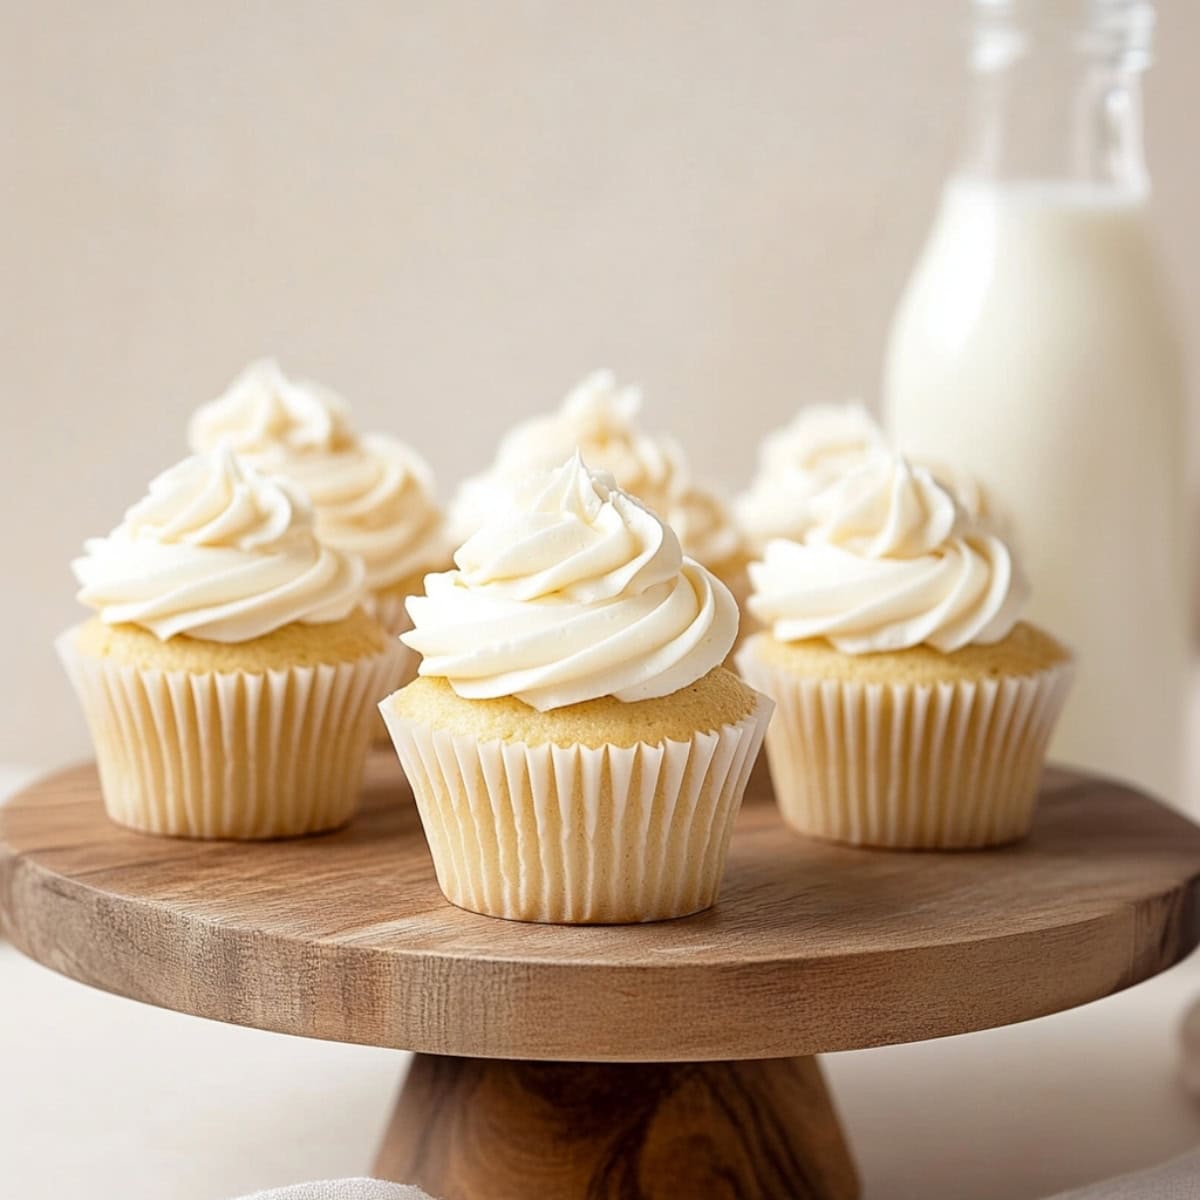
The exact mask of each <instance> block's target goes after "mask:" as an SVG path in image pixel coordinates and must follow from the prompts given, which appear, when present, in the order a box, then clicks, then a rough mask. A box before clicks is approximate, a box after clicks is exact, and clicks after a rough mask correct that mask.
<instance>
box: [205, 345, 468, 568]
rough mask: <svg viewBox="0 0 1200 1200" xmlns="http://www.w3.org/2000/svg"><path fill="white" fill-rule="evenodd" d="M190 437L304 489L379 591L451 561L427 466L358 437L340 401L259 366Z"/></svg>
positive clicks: (386, 444) (320, 524)
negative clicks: (228, 449) (228, 446)
mask: <svg viewBox="0 0 1200 1200" xmlns="http://www.w3.org/2000/svg"><path fill="white" fill-rule="evenodd" d="M188 438H189V442H190V444H191V447H192V449H193V450H195V451H197V452H198V453H203V452H206V451H209V450H212V449H214V448H215V447H216V445H217V444H218V443H219V442H221V441H222V440H227V441H230V442H231V443H232V445H233V448H234V449H235V450H237V451H238V453H239V455H240V456H241V458H242V459H243V461H245V462H248V463H250V464H251V465H253V466H255V467H257V468H258V469H259V470H262V471H267V472H270V473H272V474H278V475H282V476H284V477H286V478H287V479H290V480H292V481H293V482H294V483H296V484H298V485H299V486H300V488H301V489H302V490H303V491H304V492H305V494H306V495H307V496H308V497H309V498H310V499H311V501H312V503H313V507H314V509H315V511H316V525H317V534H318V536H319V537H320V538H321V540H322V541H323V542H325V543H327V544H328V545H330V546H333V547H334V548H335V549H338V550H342V551H345V552H346V553H348V554H355V555H358V556H359V557H360V558H361V559H362V560H363V563H364V565H365V567H366V572H367V576H366V577H367V587H368V588H370V589H371V590H372V591H382V590H385V589H387V588H389V587H391V586H393V585H395V584H399V583H401V582H402V581H403V580H405V579H407V578H408V577H410V576H412V575H415V574H417V573H418V572H420V571H422V570H425V569H427V568H429V567H431V566H434V565H435V564H436V565H441V564H442V563H443V562H444V561H445V558H446V554H447V552H448V550H449V547H448V546H447V545H446V544H445V539H444V534H443V528H442V514H441V511H440V510H439V508H438V506H437V503H436V501H435V499H434V489H433V473H432V472H431V471H430V469H429V467H428V465H427V464H426V462H425V461H424V459H422V458H421V457H420V456H419V455H418V454H417V453H416V452H415V451H414V450H412V449H410V448H409V447H408V446H406V445H405V444H404V443H403V442H401V441H399V440H397V439H396V438H392V437H387V436H385V435H382V434H374V435H368V436H366V437H362V438H360V437H357V436H356V435H355V433H354V431H353V429H352V428H351V426H350V423H349V410H348V409H347V407H346V405H345V403H344V402H343V401H342V400H340V399H339V398H338V397H337V396H335V395H334V394H333V393H332V392H330V391H328V390H326V389H325V388H322V387H320V386H319V385H317V384H315V383H294V382H292V381H291V380H289V379H287V378H286V377H285V376H284V374H283V372H282V371H281V370H280V369H279V366H278V364H277V363H275V362H273V361H271V360H268V359H264V360H262V361H260V362H256V363H252V364H251V365H250V366H249V367H247V368H246V370H245V371H243V372H242V374H241V375H239V376H238V378H237V379H236V380H235V381H234V383H233V385H232V386H231V387H230V389H229V391H228V392H226V393H225V395H224V396H222V397H220V398H219V399H217V400H214V401H212V402H211V403H209V404H206V405H204V406H202V407H201V408H199V409H197V410H196V413H195V414H194V416H193V417H192V420H191V422H190V424H189V427H188Z"/></svg>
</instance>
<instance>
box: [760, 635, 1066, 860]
mask: <svg viewBox="0 0 1200 1200" xmlns="http://www.w3.org/2000/svg"><path fill="white" fill-rule="evenodd" d="M738 666H739V668H740V670H741V674H742V677H743V678H744V679H745V680H746V681H747V682H748V683H749V684H750V685H751V686H752V687H755V688H758V689H759V690H761V691H763V692H766V694H767V695H769V696H770V697H771V698H772V699H774V700H775V702H776V704H777V706H778V707H777V710H776V714H775V720H774V721H773V722H772V724H771V727H770V729H769V730H768V731H767V737H766V746H767V760H768V763H769V765H770V769H771V779H772V781H773V783H774V788H775V797H776V801H777V802H778V804H779V809H780V812H781V813H782V814H783V817H784V820H786V821H787V822H788V824H789V825H791V826H792V827H793V828H795V829H796V830H798V831H799V832H800V833H803V834H806V835H808V836H810V837H817V838H824V839H827V840H830V841H836V842H848V843H851V844H853V845H859V846H877V847H881V848H888V849H944V850H949V849H967V848H972V847H980V846H994V845H999V844H1001V843H1004V842H1012V841H1016V840H1017V839H1018V838H1021V837H1024V836H1025V834H1027V833H1028V832H1029V827H1030V825H1031V824H1032V821H1033V811H1034V805H1035V803H1036V801H1037V791H1038V782H1039V780H1040V778H1041V771H1042V765H1043V762H1044V760H1045V756H1046V746H1047V743H1048V742H1049V740H1050V734H1051V732H1052V731H1053V728H1054V723H1055V721H1056V720H1057V718H1058V715H1059V713H1060V712H1061V710H1062V706H1063V703H1064V701H1065V700H1066V696H1067V692H1068V690H1069V689H1070V683H1071V676H1072V668H1071V664H1070V663H1061V664H1056V665H1055V666H1052V667H1049V668H1047V669H1046V670H1043V671H1039V672H1037V673H1036V674H1033V675H1025V676H1008V677H1003V678H999V679H985V680H980V681H979V682H974V683H973V682H948V683H939V684H930V685H915V684H904V683H861V682H857V681H850V680H838V679H810V678H804V677H801V676H799V675H797V674H796V673H795V672H792V671H789V670H788V669H787V668H785V667H780V666H776V665H775V664H772V663H768V662H764V661H763V660H762V659H761V658H760V657H759V656H758V654H756V653H755V646H754V642H753V641H751V642H750V643H748V644H747V645H746V646H745V647H744V648H743V649H742V651H741V653H740V655H739V658H738Z"/></svg>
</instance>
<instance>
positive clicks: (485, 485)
mask: <svg viewBox="0 0 1200 1200" xmlns="http://www.w3.org/2000/svg"><path fill="white" fill-rule="evenodd" d="M641 406H642V395H641V391H640V390H639V389H638V388H635V387H628V386H626V387H618V385H617V382H616V378H615V377H614V375H613V374H612V372H611V371H595V372H593V373H592V374H591V375H589V376H587V378H585V379H584V380H583V381H582V382H581V383H579V384H577V385H576V386H575V388H573V389H572V391H571V392H570V393H569V394H568V395H567V397H566V399H565V400H564V401H563V403H562V406H561V407H560V408H559V409H557V410H556V411H555V412H553V413H548V414H546V415H543V416H539V417H534V418H532V419H531V420H528V421H524V422H522V423H521V424H519V425H517V426H515V427H514V428H513V429H512V430H510V431H509V432H508V433H507V434H506V435H505V436H504V437H503V438H502V439H501V441H500V444H499V446H498V447H497V451H496V459H495V461H494V462H493V464H492V466H491V467H490V468H489V469H488V470H487V471H485V472H484V473H483V474H482V475H476V476H474V477H472V478H470V479H467V480H465V481H464V483H463V484H462V486H461V487H460V489H459V492H458V495H457V496H456V497H455V500H454V504H453V506H452V508H451V514H450V522H451V527H452V528H453V530H454V532H455V533H456V534H457V535H459V536H460V537H461V538H464V539H465V538H467V537H470V535H471V534H472V533H474V532H475V530H476V529H478V528H479V527H480V526H481V525H482V524H483V523H484V522H485V521H486V520H487V518H488V516H489V515H490V513H492V512H494V511H495V509H496V507H497V506H498V505H503V504H505V503H508V502H511V498H512V496H513V493H514V492H515V491H517V490H519V489H520V487H521V486H522V485H523V483H524V482H525V481H526V480H527V479H528V478H529V477H530V476H531V475H537V474H539V473H541V472H544V471H547V470H550V469H552V468H554V467H557V466H558V465H559V464H560V463H561V462H563V460H564V459H566V458H569V457H570V456H571V455H572V454H574V453H575V451H576V450H578V451H579V452H580V453H581V454H582V455H583V457H584V459H585V460H586V461H587V462H589V463H591V464H592V466H593V467H595V469H597V470H600V471H605V472H607V473H608V474H609V475H611V476H612V477H613V479H615V480H616V483H617V486H618V487H619V488H620V489H621V490H622V491H624V492H628V493H629V494H630V495H631V496H633V497H635V498H636V499H638V500H640V501H641V502H642V503H643V504H645V505H647V506H648V507H649V508H651V509H653V511H654V512H656V513H658V514H659V516H661V517H662V518H663V520H664V521H666V522H667V524H668V525H670V526H671V528H672V529H674V530H675V532H676V534H677V535H678V537H679V540H680V542H681V543H682V544H683V549H684V552H685V553H687V554H690V555H692V556H693V557H695V558H697V559H699V560H700V561H701V562H703V563H706V564H708V565H713V566H715V565H720V564H722V563H724V562H726V561H727V560H729V559H730V558H732V557H733V556H734V555H735V554H736V553H737V552H738V550H739V549H740V545H741V538H740V535H739V533H738V529H737V526H736V524H735V523H734V521H733V518H732V514H731V513H730V511H729V508H728V506H727V505H726V503H725V501H724V500H723V499H722V498H721V497H720V496H719V495H718V494H717V493H715V492H713V491H711V490H709V489H707V488H702V487H700V486H699V485H698V484H697V483H696V482H695V480H694V479H693V478H692V477H691V473H690V471H689V469H688V466H687V460H686V458H685V455H684V453H683V450H682V448H681V447H680V446H679V445H678V444H677V443H676V442H675V441H674V440H673V439H672V438H669V437H664V436H660V435H656V436H652V435H650V434H647V433H645V432H644V431H643V430H642V429H641V428H640V427H639V425H638V418H639V414H640V412H641Z"/></svg>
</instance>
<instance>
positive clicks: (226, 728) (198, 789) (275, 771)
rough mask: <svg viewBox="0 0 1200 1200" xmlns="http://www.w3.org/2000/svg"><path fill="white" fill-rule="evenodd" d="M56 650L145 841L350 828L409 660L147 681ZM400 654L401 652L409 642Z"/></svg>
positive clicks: (114, 788)
mask: <svg viewBox="0 0 1200 1200" xmlns="http://www.w3.org/2000/svg"><path fill="white" fill-rule="evenodd" d="M75 632H76V631H75V630H74V629H71V630H68V631H67V632H66V633H64V634H63V635H62V636H61V637H60V638H59V639H58V641H57V643H56V646H57V649H58V653H59V656H60V657H61V659H62V661H63V665H64V666H65V667H66V669H67V673H68V675H69V676H70V678H71V682H72V683H73V684H74V687H75V690H76V692H77V693H78V695H79V698H80V701H81V703H82V705H83V710H84V715H85V716H86V718H87V722H88V726H89V728H90V730H91V734H92V740H93V742H94V744H95V749H96V762H97V766H98V768H99V772H100V787H101V791H102V793H103V795H104V804H105V808H106V810H107V812H108V815H109V817H110V818H111V819H112V820H114V821H116V822H117V823H118V824H120V825H126V826H128V827H129V828H131V829H136V830H139V831H141V832H144V833H156V834H164V835H167V836H172V837H189V838H236V839H244V840H248V839H260V838H277V837H292V836H296V835H299V834H306V833H317V832H320V831H322V830H327V829H335V828H337V827H338V826H340V825H344V824H346V822H348V821H349V820H350V819H351V817H352V816H353V815H354V812H355V809H356V808H357V806H358V794H359V787H360V782H361V777H362V767H363V759H364V757H365V754H366V749H367V741H368V738H369V737H370V733H371V729H372V727H373V725H374V723H375V721H376V720H377V714H376V705H377V704H378V702H379V698H380V697H381V696H384V695H387V694H388V693H389V692H391V691H392V690H393V689H394V688H395V687H396V682H397V680H398V679H399V677H400V672H401V670H402V667H403V655H401V654H400V653H398V650H397V649H396V648H394V647H393V645H392V644H391V643H389V645H388V647H387V649H386V650H384V651H383V652H381V653H379V654H375V655H371V656H368V657H365V658H361V659H357V660H355V661H353V662H345V663H337V664H329V665H324V664H323V665H319V666H315V667H294V668H292V669H290V670H282V671H278V670H273V671H266V672H263V673H252V672H240V671H239V672H231V673H217V672H211V673H208V674H193V673H190V672H186V671H157V670H143V669H140V668H137V667H133V666H128V665H125V664H121V663H117V662H114V661H112V660H109V659H103V658H96V657H93V656H91V655H88V654H85V653H82V652H80V651H79V649H78V647H77V646H76V642H75ZM395 647H399V643H395Z"/></svg>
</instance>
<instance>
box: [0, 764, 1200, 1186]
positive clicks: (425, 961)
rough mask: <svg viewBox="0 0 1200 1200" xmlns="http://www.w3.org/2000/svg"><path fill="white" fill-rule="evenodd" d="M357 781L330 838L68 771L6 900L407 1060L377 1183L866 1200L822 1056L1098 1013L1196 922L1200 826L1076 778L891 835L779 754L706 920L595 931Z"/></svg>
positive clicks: (41, 796)
mask: <svg viewBox="0 0 1200 1200" xmlns="http://www.w3.org/2000/svg"><path fill="white" fill-rule="evenodd" d="M365 791H366V795H365V797H364V811H363V814H362V815H361V817H360V818H359V819H358V820H357V821H356V822H355V823H354V825H353V826H352V827H350V828H349V829H347V830H345V831H343V832H341V833H337V834H332V835H328V836H325V837H315V838H308V839H302V840H299V841H290V842H275V843H266V844H257V845H256V844H244V843H243V844H239V843H232V842H207V843H204V842H183V841H170V840H166V839H160V838H154V837H145V836H141V835H138V834H135V833H130V832H127V831H125V830H122V829H119V828H117V827H116V826H114V825H111V824H110V823H109V822H108V821H107V820H106V819H105V817H104V814H103V811H102V809H101V803H100V797H99V793H98V787H97V780H96V774H95V771H94V769H93V768H92V767H90V766H89V767H80V768H76V769H73V770H69V771H66V772H63V773H60V774H57V775H54V776H51V777H50V778H48V779H46V780H44V781H43V782H41V783H39V784H37V785H36V786H34V787H33V788H31V789H30V790H29V791H26V792H24V793H23V794H22V795H20V796H18V797H17V798H15V799H14V800H13V801H12V802H10V804H9V805H7V806H6V807H4V808H3V809H0V915H2V917H3V925H4V929H5V931H6V932H7V934H8V935H9V937H11V939H12V940H13V942H14V943H15V944H16V945H17V946H18V947H19V948H20V949H22V950H23V951H24V952H25V953H26V954H28V955H30V956H31V957H33V958H35V959H37V960H38V961H39V962H42V963H44V964H46V965H47V966H49V967H52V968H54V969H55V970H57V971H61V972H62V973H63V974H64V975H69V976H71V977H72V978H74V979H78V980H81V981H82V982H84V983H89V984H92V985H93V986H95V987H99V988H104V989H105V990H107V991H110V992H116V993H118V994H120V995H123V996H129V997H132V998H134V999H137V1000H143V1001H146V1002H147V1003H150V1004H158V1005H162V1006H164V1007H166V1008H173V1009H178V1010H180V1011H182V1012H188V1013H195V1014H197V1015H199V1016H204V1017H211V1018H214V1019H216V1020H221V1021H232V1022H235V1023H237V1024H241V1025H252V1026H257V1027H258V1028H260V1029H270V1030H278V1031H279V1032H282V1033H292V1034H301V1035H304V1036H307V1037H316V1038H330V1039H334V1040H339V1041H347V1042H363V1043H367V1044H370V1045H374V1046H390V1047H402V1048H405V1049H410V1050H415V1051H417V1052H418V1053H417V1056H416V1058H415V1060H414V1062H413V1065H412V1068H411V1070H410V1072H409V1075H408V1078H407V1081H406V1082H405V1084H404V1086H403V1088H402V1090H401V1093H400V1097H399V1100H398V1102H397V1107H396V1112H395V1116H394V1118H393V1119H392V1123H391V1126H390V1128H389V1130H388V1133H387V1136H386V1138H385V1140H384V1144H383V1146H382V1148H381V1149H380V1152H379V1157H378V1160H377V1162H376V1164H375V1172H376V1174H378V1175H380V1176H382V1177H384V1178H390V1179H396V1180H402V1181H405V1182H411V1183H418V1184H421V1185H422V1186H424V1187H425V1188H426V1190H428V1191H429V1192H431V1193H432V1194H433V1195H435V1196H438V1197H440V1198H442V1200H530V1198H531V1197H533V1198H536V1200H584V1198H587V1200H667V1198H675V1197H688V1198H689V1200H690V1198H692V1197H695V1198H697V1200H699V1198H704V1200H714V1198H729V1200H733V1198H739V1200H742V1198H753V1200H805V1198H808V1197H820V1198H822V1200H846V1198H848V1197H853V1196H855V1195H857V1193H858V1185H857V1182H856V1179H855V1172H854V1166H853V1163H852V1160H851V1157H850V1154H849V1152H848V1150H847V1147H846V1143H845V1141H844V1139H843V1136H842V1132H841V1129H840V1127H839V1125H838V1121H837V1117H836V1115H835V1113H834V1109H833V1107H832V1104H831V1102H830V1099H829V1096H828V1093H827V1092H826V1090H825V1086H824V1084H823V1082H822V1078H821V1073H820V1070H819V1068H818V1066H817V1062H816V1059H815V1058H813V1057H812V1056H813V1055H815V1054H818V1053H821V1052H823V1051H831V1050H845V1049H849V1048H853V1047H867V1046H880V1045H884V1044H887V1043H891V1042H904V1041H913V1040H917V1039H923V1038H932V1037H943V1036H946V1035H948V1034H957V1033H965V1032H967V1031H969V1030H975V1029H983V1028H986V1027H989V1026H995V1025H1004V1024H1009V1023H1011V1022H1015V1021H1023V1020H1026V1019H1028V1018H1030V1017H1037V1016H1041V1015H1043V1014H1046V1013H1052V1012H1056V1011H1058V1010H1060V1009H1064V1008H1069V1007H1071V1006H1072V1005H1076V1004H1083V1003H1085V1002H1086V1001H1089V1000H1095V999H1098V998H1099V997H1101V996H1107V995H1109V994H1110V993H1112V992H1115V991H1118V990H1119V989H1121V988H1124V987H1128V986H1129V985H1130V984H1134V983H1137V982H1139V981H1140V980H1143V979H1146V978H1148V977H1149V976H1151V975H1154V974H1155V973H1156V972H1159V971H1162V970H1164V969H1165V968H1166V967H1169V966H1170V965H1171V964H1172V963H1174V962H1176V961H1177V960H1179V959H1180V958H1182V957H1183V956H1184V955H1185V954H1187V953H1188V952H1189V951H1190V950H1191V949H1192V948H1193V947H1194V946H1195V945H1196V943H1197V941H1198V939H1200V921H1198V895H1200V892H1198V888H1197V880H1198V878H1200V829H1197V828H1196V827H1194V826H1193V825H1191V824H1189V823H1188V822H1187V821H1186V820H1184V819H1183V818H1182V817H1180V816H1177V815H1175V814H1174V813H1172V812H1170V811H1168V810H1167V809H1165V808H1163V807H1161V806H1159V805H1158V804H1156V803H1155V802H1154V801H1152V800H1149V799H1147V798H1146V797H1145V796H1142V795H1140V794H1138V793H1137V792H1134V791H1131V790H1129V789H1128V788H1125V787H1122V786H1120V785H1117V784H1113V783H1107V782H1102V781H1100V780H1097V779H1093V778H1088V777H1085V776H1082V775H1073V774H1066V773H1063V772H1057V771H1055V772H1051V773H1049V774H1048V776H1047V779H1046V781H1045V783H1044V787H1043V800H1042V804H1041V808H1040V812H1039V817H1038V821H1037V826H1036V828H1035V830H1034V833H1033V836H1032V837H1031V838H1030V839H1029V840H1028V841H1026V842H1024V843H1022V844H1020V845H1017V846H1014V847H1010V848H1007V849H1001V850H992V851H979V852H973V853H970V852H968V853H957V854H953V853H951V854H933V853H915V854H914V853H908V854H904V853H899V854H886V853H880V852H872V851H863V850H850V849H844V848H839V847H834V846H826V845H821V844H818V843H814V842H809V841H805V840H804V839H802V838H800V837H798V836H796V835H794V834H792V833H791V832H789V831H788V830H787V829H786V828H785V827H784V826H783V825H782V824H781V823H780V820H779V817H778V815H777V813H776V810H775V807H774V805H773V804H771V803H770V802H769V801H770V785H769V782H768V781H767V779H766V777H765V774H764V773H763V772H761V771H759V772H758V773H757V774H756V777H755V780H754V781H753V782H752V784H751V789H750V794H749V796H748V797H747V803H746V806H745V809H744V811H743V814H742V816H741V818H740V820H739V823H738V826H737V832H736V834H735V837H734V841H733V847H732V851H731V855H730V863H729V871H728V875H727V877H726V880H725V887H724V891H723V893H722V896H721V900H720V903H719V905H718V906H717V907H716V908H715V909H713V910H712V911H710V912H707V913H703V914H700V915H698V916H695V917H690V918H686V919H684V920H679V921H672V922H666V923H661V924H655V925H642V926H624V927H591V928H569V927H560V926H541V925H520V924H513V923H509V922H505V921H497V920H491V919H488V918H486V917H480V916H475V915H473V914H471V913H467V912H462V911H460V910H458V909H456V908H453V907H451V905H449V904H448V903H447V902H446V901H445V900H443V898H442V896H441V894H440V893H439V891H438V889H437V885H436V883H435V881H434V876H433V870H432V866H431V864H430V860H429V855H428V852H427V850H426V847H425V842H424V839H423V837H422V834H421V828H420V824H419V822H418V820H417V814H416V811H415V809H414V807H413V806H412V804H411V803H410V802H409V798H408V794H407V788H406V785H405V783H404V780H403V777H402V775H401V773H400V770H399V767H398V765H397V764H396V762H395V759H394V757H393V756H392V755H391V754H390V753H383V752H379V753H377V754H376V755H375V757H374V759H373V761H372V762H371V764H370V767H369V769H368V775H367V783H366V788H365ZM897 1099H898V1101H899V1102H901V1103H902V1102H903V1101H902V1098H900V1097H898V1098H897Z"/></svg>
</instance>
